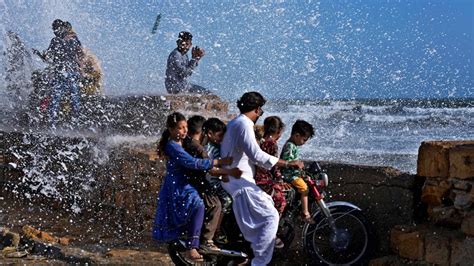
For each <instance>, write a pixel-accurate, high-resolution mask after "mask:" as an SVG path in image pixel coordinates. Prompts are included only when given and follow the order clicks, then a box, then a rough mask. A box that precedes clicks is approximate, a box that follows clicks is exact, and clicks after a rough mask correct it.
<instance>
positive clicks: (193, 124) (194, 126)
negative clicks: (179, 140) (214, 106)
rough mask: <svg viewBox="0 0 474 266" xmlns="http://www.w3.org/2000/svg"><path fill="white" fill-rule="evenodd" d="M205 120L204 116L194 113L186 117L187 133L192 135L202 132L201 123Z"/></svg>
mask: <svg viewBox="0 0 474 266" xmlns="http://www.w3.org/2000/svg"><path fill="white" fill-rule="evenodd" d="M204 122H206V118H204V117H203V116H200V115H194V116H192V117H191V118H189V119H188V135H194V134H197V133H199V132H202V125H203V124H204Z"/></svg>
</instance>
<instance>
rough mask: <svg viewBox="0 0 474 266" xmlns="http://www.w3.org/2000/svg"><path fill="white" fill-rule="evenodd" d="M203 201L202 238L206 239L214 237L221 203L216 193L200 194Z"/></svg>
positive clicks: (220, 211)
mask: <svg viewBox="0 0 474 266" xmlns="http://www.w3.org/2000/svg"><path fill="white" fill-rule="evenodd" d="M201 197H202V200H203V201H204V207H205V214H204V223H203V224H202V230H201V234H202V240H203V241H208V240H212V239H213V238H214V234H215V233H216V230H217V225H218V223H219V217H220V216H221V213H222V205H221V201H220V200H219V197H218V196H217V195H207V194H204V195H203V194H201Z"/></svg>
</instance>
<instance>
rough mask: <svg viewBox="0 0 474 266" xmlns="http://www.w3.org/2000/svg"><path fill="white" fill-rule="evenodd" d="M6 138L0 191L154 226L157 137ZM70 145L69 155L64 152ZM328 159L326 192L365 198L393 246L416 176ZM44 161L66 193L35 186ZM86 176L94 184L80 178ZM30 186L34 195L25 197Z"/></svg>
mask: <svg viewBox="0 0 474 266" xmlns="http://www.w3.org/2000/svg"><path fill="white" fill-rule="evenodd" d="M1 138H2V143H3V148H2V151H3V152H2V153H3V155H4V156H3V162H1V163H3V166H4V167H2V169H3V175H2V176H0V181H1V182H3V184H8V185H7V186H3V187H2V188H3V189H2V190H1V191H0V196H4V197H6V198H7V200H11V201H12V202H14V201H15V200H22V201H25V200H27V201H31V200H34V201H35V202H36V203H38V204H43V205H45V206H51V207H52V208H57V209H61V210H62V211H69V212H78V213H80V215H81V216H84V217H87V216H94V217H96V219H97V217H100V219H99V220H100V221H101V222H103V223H109V224H110V228H111V229H110V230H117V231H118V230H120V235H121V236H122V237H124V238H125V239H130V240H133V239H134V238H135V237H136V236H137V234H136V232H143V231H147V232H149V231H150V230H151V226H152V222H153V218H154V214H155V208H156V200H157V194H158V191H159V188H160V184H161V181H162V177H163V176H164V174H165V164H164V161H162V160H161V159H160V158H158V157H157V155H156V152H155V149H156V139H153V138H151V137H145V138H143V139H141V141H134V140H133V139H124V140H122V141H121V142H119V143H115V144H114V145H110V144H107V143H104V141H105V142H107V140H106V139H104V138H64V137H57V136H42V135H38V134H21V133H2V135H1ZM25 143H26V144H25ZM64 151H67V155H68V156H69V157H64V156H62V157H61V156H59V155H58V154H62V153H64ZM27 154H30V155H32V154H34V155H35V156H26V155H27ZM38 155H40V156H39V157H38ZM70 157H71V158H73V159H72V160H71V159H69V158H70ZM322 166H323V167H324V168H325V169H326V170H327V173H328V175H329V177H330V186H329V187H328V189H327V190H326V191H327V200H328V201H333V200H343V201H348V202H352V203H354V204H356V205H358V206H360V207H361V208H362V209H363V210H364V212H365V213H366V214H367V218H368V220H369V221H371V222H372V225H373V228H374V229H375V231H376V232H377V235H378V242H377V244H376V245H375V246H376V247H377V252H376V254H377V255H384V254H387V253H388V251H389V238H390V228H392V227H393V226H395V225H397V224H405V223H412V222H413V221H414V218H415V217H414V214H413V209H414V206H416V204H417V202H418V200H417V198H419V193H417V191H419V190H420V187H421V186H420V185H419V184H418V181H417V180H418V179H417V177H416V176H414V175H410V174H406V173H402V172H399V171H397V170H395V169H393V168H389V167H370V166H360V165H348V164H339V163H329V162H324V163H322ZM40 168H42V169H47V172H48V174H49V178H50V180H54V181H57V180H59V181H58V182H56V183H52V184H55V185H56V186H57V188H58V192H59V194H51V195H49V196H46V195H45V194H44V193H42V192H41V190H40V187H38V188H37V190H34V189H33V188H35V187H33V188H32V187H31V184H32V182H33V183H34V182H36V181H38V180H37V179H31V177H34V176H35V175H34V174H35V171H39V169H40ZM64 169H68V170H69V171H68V172H66V171H64ZM58 176H62V177H63V178H62V179H61V178H59V179H58V178H57V177H58ZM43 181H44V180H43ZM84 182H86V183H87V184H89V185H88V186H81V185H84V184H85V183H84ZM12 184H14V186H12ZM25 191H28V195H30V197H25V194H24V192H25ZM417 195H418V196H417Z"/></svg>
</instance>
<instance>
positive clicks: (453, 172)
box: [449, 142, 474, 179]
mask: <svg viewBox="0 0 474 266" xmlns="http://www.w3.org/2000/svg"><path fill="white" fill-rule="evenodd" d="M449 177H451V178H459V179H474V142H473V143H469V142H466V143H465V144H462V145H458V146H456V147H453V148H451V149H450V150H449Z"/></svg>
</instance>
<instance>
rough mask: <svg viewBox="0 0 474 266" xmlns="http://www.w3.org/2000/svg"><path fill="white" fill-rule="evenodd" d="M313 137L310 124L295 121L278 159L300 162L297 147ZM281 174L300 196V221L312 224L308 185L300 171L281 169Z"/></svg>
mask: <svg viewBox="0 0 474 266" xmlns="http://www.w3.org/2000/svg"><path fill="white" fill-rule="evenodd" d="M313 136H314V128H313V126H312V125H311V124H310V123H308V122H306V121H304V120H296V122H295V123H294V124H293V127H292V128H291V136H290V138H289V139H288V140H287V142H286V143H285V145H284V146H283V150H282V152H281V155H280V158H281V159H283V160H286V161H294V160H300V154H299V152H300V148H299V147H300V146H301V145H303V144H305V143H306V142H307V141H308V139H310V138H312V137H313ZM281 172H282V174H283V176H284V178H285V181H286V182H288V183H290V184H291V185H292V186H293V187H294V188H295V189H296V190H297V191H298V192H299V193H300V194H301V219H302V220H303V221H304V222H307V223H314V220H313V219H312V218H311V214H310V212H309V208H308V192H309V191H308V185H307V184H306V182H305V181H304V179H303V178H304V177H303V176H301V171H300V170H298V169H295V168H283V169H282V170H281Z"/></svg>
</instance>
